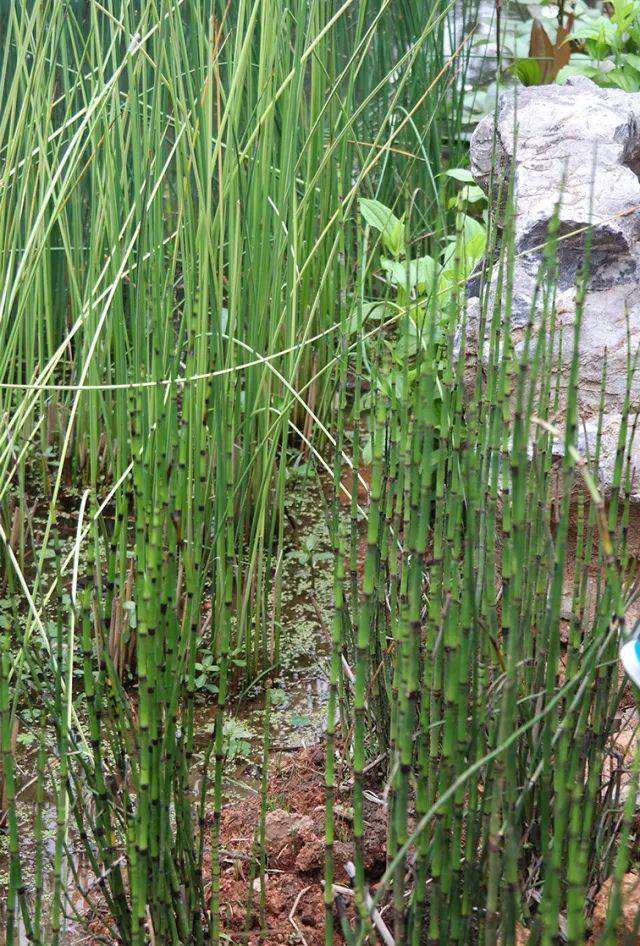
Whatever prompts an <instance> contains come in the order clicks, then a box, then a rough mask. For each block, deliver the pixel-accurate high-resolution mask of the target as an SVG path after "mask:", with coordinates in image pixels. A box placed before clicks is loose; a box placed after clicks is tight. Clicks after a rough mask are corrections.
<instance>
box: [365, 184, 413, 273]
mask: <svg viewBox="0 0 640 946" xmlns="http://www.w3.org/2000/svg"><path fill="white" fill-rule="evenodd" d="M360 213H361V214H362V216H363V218H364V220H365V222H366V223H368V224H369V226H370V227H373V228H374V229H375V230H379V231H380V233H381V234H382V242H383V243H384V245H385V247H386V248H387V250H388V251H389V252H390V253H391V255H392V256H394V257H396V258H397V257H398V256H403V255H404V253H405V243H404V222H403V221H402V220H399V219H398V217H396V215H395V214H394V213H393V211H392V210H390V209H389V208H388V207H386V206H385V205H384V204H383V203H381V202H380V201H379V200H373V199H372V198H369V197H361V198H360Z"/></svg>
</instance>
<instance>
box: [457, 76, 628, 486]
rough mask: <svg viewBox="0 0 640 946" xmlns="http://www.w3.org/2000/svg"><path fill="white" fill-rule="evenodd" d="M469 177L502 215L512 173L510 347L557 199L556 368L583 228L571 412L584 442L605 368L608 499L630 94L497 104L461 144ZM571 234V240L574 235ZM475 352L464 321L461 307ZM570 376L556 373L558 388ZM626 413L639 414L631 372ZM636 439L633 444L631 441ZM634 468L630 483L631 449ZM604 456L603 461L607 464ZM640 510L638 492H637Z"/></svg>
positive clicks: (567, 93)
mask: <svg viewBox="0 0 640 946" xmlns="http://www.w3.org/2000/svg"><path fill="white" fill-rule="evenodd" d="M471 169H472V172H473V174H474V177H475V179H476V181H477V182H478V184H479V185H480V186H481V187H483V188H484V189H485V191H486V192H487V193H489V194H490V195H491V196H492V198H493V204H494V206H496V207H500V206H501V207H502V210H504V207H505V195H506V193H507V190H508V186H509V181H510V179H511V176H512V175H513V195H514V199H515V237H516V251H517V254H518V257H517V259H516V264H515V272H514V305H513V312H512V329H513V332H514V337H515V340H516V343H517V342H518V337H519V335H520V336H521V335H522V333H523V331H524V327H525V325H526V323H527V320H528V317H529V313H530V311H531V302H532V295H533V288H534V282H535V275H536V273H537V271H538V267H539V264H540V261H541V258H542V253H541V244H542V243H543V242H544V240H545V239H546V236H547V231H548V225H549V221H550V220H551V219H552V217H553V214H554V211H555V209H556V206H557V204H558V201H560V210H559V233H560V235H561V236H563V235H569V234H572V235H571V236H566V237H565V238H564V239H562V240H560V241H559V242H558V264H559V286H558V295H557V312H558V321H559V324H560V326H561V329H562V332H563V335H564V339H566V340H567V341H568V344H565V345H564V346H563V353H564V354H563V358H564V363H565V368H567V369H568V364H569V361H570V357H571V348H572V345H571V341H572V336H573V331H572V327H573V324H574V320H575V277H576V272H577V269H578V266H579V265H580V263H581V262H582V260H583V258H584V245H585V243H584V241H585V228H588V227H592V231H591V232H592V236H591V250H590V281H589V291H588V295H587V299H586V304H585V311H584V317H583V324H582V332H581V343H580V380H579V389H578V403H579V410H580V419H581V422H582V425H583V430H584V431H586V433H585V436H587V438H588V442H585V444H584V446H585V447H586V448H587V449H589V448H590V449H591V451H592V448H593V444H592V439H591V438H589V431H591V434H592V437H593V434H594V431H595V429H596V425H595V424H594V418H595V417H596V415H597V413H598V407H599V401H600V385H601V378H602V370H603V364H604V362H605V358H606V364H607V372H606V377H607V380H606V388H605V410H606V412H607V416H606V417H605V423H604V427H603V441H602V457H603V462H602V463H601V469H600V476H601V482H602V486H603V488H604V491H605V493H607V492H608V491H610V487H611V476H612V471H613V464H612V462H611V458H612V456H615V444H616V442H617V432H618V430H619V427H620V411H621V409H622V400H623V397H624V392H625V386H626V380H627V357H628V351H629V346H628V342H629V340H630V342H631V351H632V353H633V352H635V349H636V348H637V346H638V345H640V291H639V290H640V178H639V175H640V93H638V94H629V93H627V92H623V91H621V90H618V89H601V88H599V87H598V86H596V85H595V84H594V83H593V82H591V80H590V79H585V78H574V79H570V80H569V81H568V82H567V84H566V85H563V86H556V85H550V86H537V87H531V88H528V89H521V90H519V91H518V94H517V97H516V96H514V95H509V96H504V97H503V99H502V100H501V102H500V107H499V111H498V115H497V124H496V122H495V121H494V116H493V115H491V116H488V117H487V118H485V119H483V120H482V121H481V122H480V124H479V125H478V127H477V128H476V130H475V132H474V134H473V137H472V139H471ZM574 231H581V232H579V233H577V234H575V233H574ZM469 306H470V308H469V312H470V318H469V326H470V328H469V342H470V346H469V347H470V349H471V350H473V332H474V325H475V324H476V323H475V319H474V312H476V313H477V310H478V302H477V300H473V299H471V300H470V303H469ZM567 379H568V370H564V371H562V372H561V386H562V385H563V384H565V393H566V382H567ZM632 407H634V408H635V407H640V376H639V373H636V376H635V378H634V382H633V390H632ZM638 439H639V440H640V438H638ZM631 455H632V459H633V462H634V465H635V466H636V468H637V470H638V473H639V474H640V444H638V446H636V444H635V443H634V444H633V445H632V450H631ZM605 458H606V461H605ZM634 492H635V498H636V499H637V500H640V482H639V483H638V484H637V485H636V488H635V491H634Z"/></svg>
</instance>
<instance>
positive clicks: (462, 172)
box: [444, 168, 474, 184]
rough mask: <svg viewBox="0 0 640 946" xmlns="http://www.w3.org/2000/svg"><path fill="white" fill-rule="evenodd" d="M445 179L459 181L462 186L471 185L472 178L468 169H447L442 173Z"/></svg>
mask: <svg viewBox="0 0 640 946" xmlns="http://www.w3.org/2000/svg"><path fill="white" fill-rule="evenodd" d="M444 173H445V174H446V176H447V177H452V178H453V179H454V181H460V182H461V183H462V184H473V181H474V178H473V174H472V173H471V171H469V169H468V168H449V170H448V171H445V172H444Z"/></svg>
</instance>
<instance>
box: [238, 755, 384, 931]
mask: <svg viewBox="0 0 640 946" xmlns="http://www.w3.org/2000/svg"><path fill="white" fill-rule="evenodd" d="M271 767H272V773H271V775H270V778H269V791H268V807H269V810H268V812H267V828H266V838H267V841H266V851H267V874H266V884H265V890H266V918H265V919H266V935H263V938H262V939H261V938H260V936H261V932H260V922H259V897H260V895H259V885H258V883H256V884H255V887H256V888H257V889H256V890H255V892H254V893H253V896H252V909H251V913H252V916H251V918H250V924H249V930H248V931H247V932H246V933H245V925H246V915H247V902H248V897H249V880H250V876H249V874H250V863H251V857H250V855H251V854H252V853H253V852H254V851H255V848H254V839H255V837H256V831H257V826H258V821H259V815H260V800H259V798H257V797H252V798H248V799H243V800H242V801H239V802H237V803H234V804H231V805H228V806H227V807H225V808H224V810H223V814H222V823H221V847H222V849H223V850H224V851H225V852H226V853H225V855H224V858H223V862H222V877H221V904H222V922H223V928H224V932H225V933H226V934H227V936H229V937H230V939H231V942H232V943H238V944H240V943H242V944H248V946H258V944H265V943H266V944H277V943H287V944H296V943H299V944H304V943H306V944H307V946H323V944H324V900H323V888H322V885H321V882H320V881H321V879H322V877H323V871H324V850H325V848H324V787H323V786H324V774H323V771H324V747H322V746H316V747H313V748H311V749H305V750H300V751H297V752H295V753H292V754H291V755H289V756H288V755H283V756H280V757H279V758H278V759H276V760H274V761H273V762H272V766H271ZM340 802H342V804H340ZM348 804H349V793H348V791H347V792H346V793H345V798H344V799H338V800H337V802H336V807H337V811H338V814H337V817H336V839H337V840H336V843H335V847H334V851H335V861H336V877H335V881H336V883H340V884H344V885H345V886H347V885H348V884H349V880H348V877H347V875H346V874H345V873H344V869H343V867H344V864H345V863H346V862H347V861H349V860H352V859H353V849H352V845H351V842H350V840H349V838H350V836H351V824H350V821H349V818H350V813H349V809H348V807H347V806H348ZM365 818H366V821H367V849H366V866H367V873H368V875H369V877H372V878H374V879H375V877H376V876H380V875H381V874H382V872H383V870H384V866H385V850H386V823H385V822H386V819H385V814H384V809H383V808H382V807H380V806H377V805H375V804H370V805H369V807H367V809H366V810H365ZM294 906H295V912H294V913H293V914H292V915H291V911H292V910H293V909H294ZM347 906H348V904H347ZM290 915H291V916H290ZM292 921H293V922H292ZM335 927H336V934H335V938H334V942H335V943H336V944H339V943H342V942H343V939H342V937H341V936H340V934H339V932H338V929H339V923H338V920H337V917H336V924H335Z"/></svg>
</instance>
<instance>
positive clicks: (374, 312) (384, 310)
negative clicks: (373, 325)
mask: <svg viewBox="0 0 640 946" xmlns="http://www.w3.org/2000/svg"><path fill="white" fill-rule="evenodd" d="M361 309H362V311H360V309H359V307H358V306H356V307H355V308H354V310H353V312H352V313H351V315H350V316H349V325H348V332H349V334H350V335H353V334H355V332H357V331H358V329H359V328H360V327H361V326H363V325H364V324H365V322H367V321H368V320H369V319H371V320H372V321H376V322H382V321H383V320H384V319H385V318H386V317H387V314H388V311H389V310H388V307H387V304H386V303H385V302H363V303H362V307H361Z"/></svg>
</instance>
